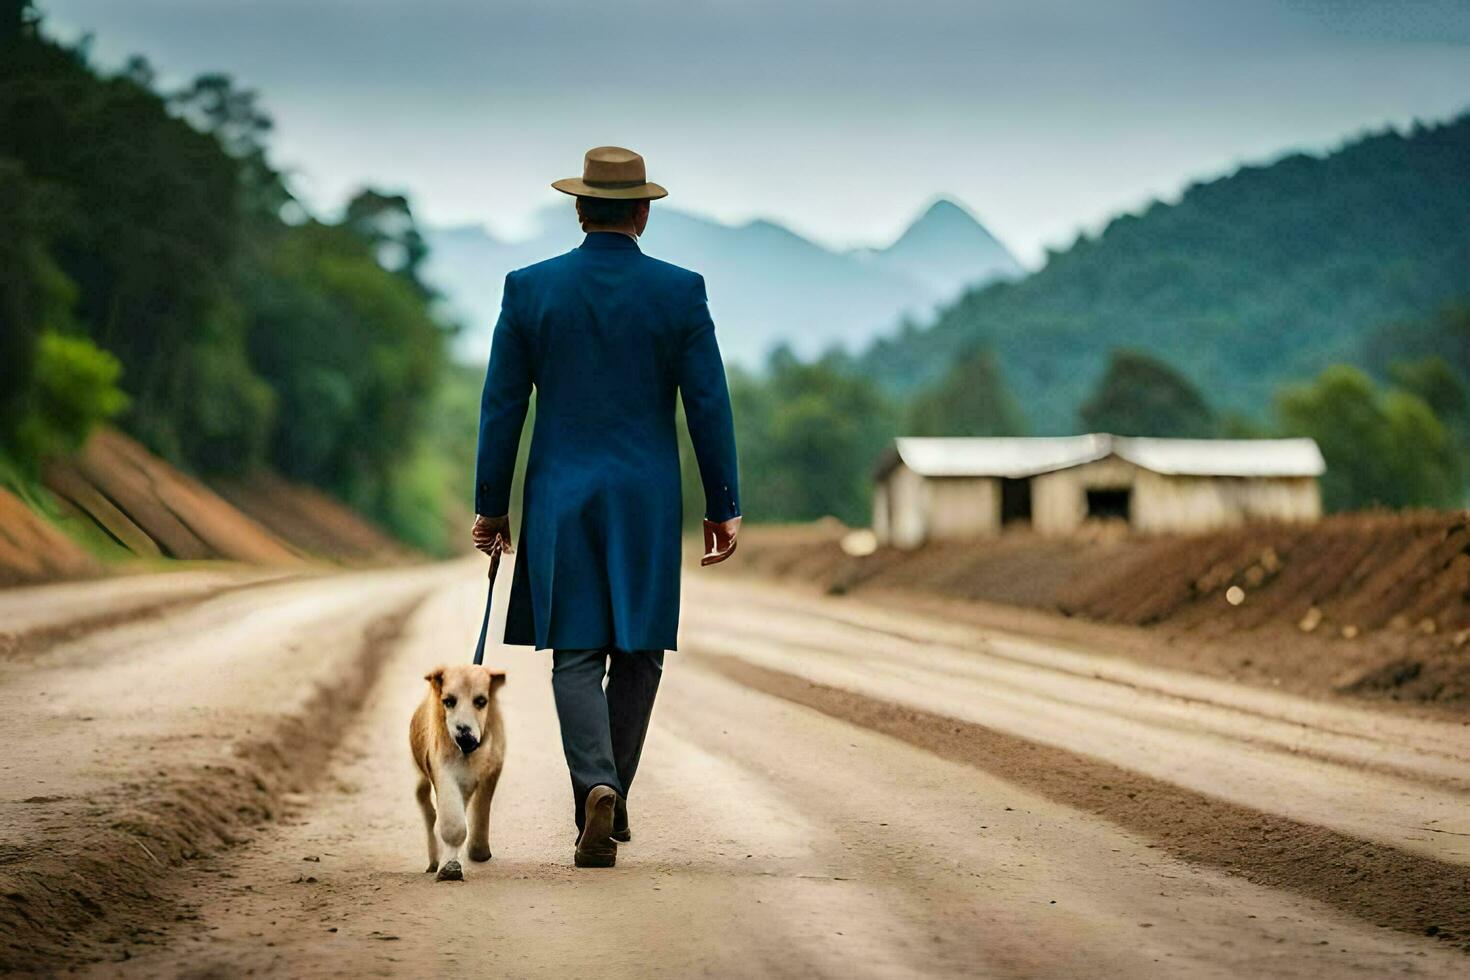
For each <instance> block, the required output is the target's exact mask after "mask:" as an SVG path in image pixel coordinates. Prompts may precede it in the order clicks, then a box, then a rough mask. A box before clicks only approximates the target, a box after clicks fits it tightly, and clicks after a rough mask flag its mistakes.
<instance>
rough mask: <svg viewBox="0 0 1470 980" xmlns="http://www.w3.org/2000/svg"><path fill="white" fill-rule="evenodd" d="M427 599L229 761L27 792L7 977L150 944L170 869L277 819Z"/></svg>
mask: <svg viewBox="0 0 1470 980" xmlns="http://www.w3.org/2000/svg"><path fill="white" fill-rule="evenodd" d="M421 602H422V596H417V597H414V598H413V599H411V600H409V601H407V602H405V603H403V604H401V605H400V606H399V607H398V608H396V609H393V610H391V611H390V612H388V613H387V614H385V615H383V616H381V617H379V618H377V619H375V620H373V621H372V622H370V623H369V624H368V625H367V626H366V627H365V628H364V630H363V633H362V640H361V644H360V645H359V646H358V648H356V649H354V650H350V651H345V652H339V655H340V656H341V658H342V662H343V667H344V669H341V670H339V671H336V672H334V673H333V675H332V676H333V678H334V681H335V682H334V683H331V684H324V683H319V684H317V685H315V686H314V687H313V688H312V690H311V694H310V696H309V697H308V698H306V699H305V700H304V701H303V703H302V704H301V705H299V706H296V707H293V708H291V709H282V708H280V707H279V706H272V710H273V711H274V712H275V713H271V712H267V711H262V713H261V714H260V715H259V716H258V717H256V718H255V719H254V721H253V724H254V726H255V727H254V728H253V729H252V732H253V734H251V735H250V736H249V737H247V738H245V739H243V740H242V741H240V742H239V743H238V744H236V745H235V746H234V748H233V751H232V753H231V755H230V756H229V757H227V758H225V759H223V760H216V761H211V762H199V763H197V764H189V763H186V764H184V765H181V766H179V767H178V768H175V769H157V770H156V771H149V772H148V773H147V775H146V778H143V780H142V781H135V780H134V779H129V780H128V781H125V782H122V783H121V784H120V785H119V786H117V787H115V788H113V789H111V790H109V791H106V792H102V793H98V794H96V795H93V796H89V797H87V798H85V799H78V798H75V797H67V796H37V797H32V798H30V799H28V800H27V801H26V803H27V804H28V807H29V808H42V812H43V813H44V825H42V826H38V827H37V829H36V831H35V836H36V839H39V840H42V842H43V843H44V846H42V847H36V848H32V849H28V850H22V849H21V848H18V847H17V848H14V851H15V852H16V853H6V845H4V844H0V973H7V974H8V973H10V972H26V973H39V974H43V975H48V976H49V975H53V974H55V973H57V972H59V970H60V969H61V968H62V967H63V966H66V965H75V964H77V963H79V962H88V961H95V960H100V959H105V958H110V957H112V956H115V955H116V951H117V950H118V949H119V948H121V944H122V943H123V941H124V940H127V941H129V942H146V941H149V940H150V939H151V937H152V936H153V935H154V934H155V933H156V930H155V929H153V928H151V927H149V926H147V925H145V924H144V923H147V922H148V921H149V920H150V919H152V918H154V917H156V916H157V915H158V914H159V909H158V898H157V894H156V893H157V891H158V889H159V885H160V882H161V881H162V880H163V879H164V878H165V877H166V876H168V875H170V874H173V873H176V871H177V870H178V869H179V868H180V867H181V866H182V865H184V864H185V863H186V862H190V861H193V860H196V859H198V858H199V857H201V856H203V855H205V854H208V853H210V852H213V851H217V850H220V849H222V848H224V847H227V846H230V845H233V844H235V843H237V842H239V840H241V838H242V837H243V836H244V835H245V833H246V832H247V831H248V829H249V828H250V827H252V826H256V825H259V824H262V823H265V822H268V821H271V820H275V819H277V817H278V816H279V815H280V814H281V812H282V810H283V807H284V806H285V805H286V803H287V801H288V800H289V799H290V798H291V797H292V795H293V794H298V793H299V792H300V791H302V790H303V789H305V788H307V787H308V786H310V785H311V783H312V781H313V780H314V779H315V778H316V777H317V776H319V774H320V773H321V771H322V768H323V765H324V761H325V760H326V758H327V757H328V756H329V754H330V753H331V751H332V748H333V744H334V743H333V740H332V739H331V738H328V737H324V734H323V733H327V734H331V733H334V732H337V731H340V730H341V729H342V728H343V727H344V726H345V724H346V722H347V721H348V720H349V719H350V718H352V717H353V716H354V715H355V714H356V713H357V711H358V710H359V709H360V708H361V706H362V702H363V699H364V698H365V697H366V696H367V693H368V691H369V690H371V688H372V685H373V682H374V681H375V680H376V678H377V676H378V672H379V670H380V669H381V667H382V665H383V664H384V662H385V661H386V659H387V657H388V655H389V654H390V653H391V652H392V651H393V649H394V647H395V645H396V644H397V643H399V642H400V640H401V638H402V636H403V630H404V628H405V624H406V623H407V621H408V620H409V618H410V617H411V616H412V614H413V612H414V610H416V609H417V608H418V607H419V605H420V604H421ZM348 665H350V666H351V667H352V668H353V669H345V668H346V667H347V666H348ZM163 754H164V753H160V755H163ZM150 758H151V757H150ZM160 761H161V760H160ZM151 768H152V767H149V769H151ZM129 775H131V776H138V774H135V773H130V774H129ZM15 819H19V818H15ZM176 914H178V915H184V914H187V913H186V912H183V911H180V912H178V913H176Z"/></svg>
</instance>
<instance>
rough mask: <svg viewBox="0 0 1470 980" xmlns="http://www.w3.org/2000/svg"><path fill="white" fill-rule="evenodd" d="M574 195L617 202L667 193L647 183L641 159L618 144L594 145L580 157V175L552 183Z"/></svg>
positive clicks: (553, 185)
mask: <svg viewBox="0 0 1470 980" xmlns="http://www.w3.org/2000/svg"><path fill="white" fill-rule="evenodd" d="M551 186H552V187H555V188H556V189H557V190H559V191H561V192H562V193H563V194H571V195H572V196H574V197H606V198H611V199H613V200H616V201H655V200H657V199H659V198H661V197H668V196H669V192H668V191H666V190H664V189H663V188H662V187H660V186H658V185H657V184H653V183H649V180H648V174H647V172H646V171H645V170H644V169H643V158H642V157H641V156H639V155H638V154H636V153H634V152H633V151H632V150H625V149H623V148H622V147H621V146H594V147H593V148H592V149H590V150H588V151H587V155H586V156H585V157H583V158H582V176H580V177H565V178H563V179H561V180H558V181H555V182H554V183H552V185H551Z"/></svg>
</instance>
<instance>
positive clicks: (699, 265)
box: [426, 200, 1022, 366]
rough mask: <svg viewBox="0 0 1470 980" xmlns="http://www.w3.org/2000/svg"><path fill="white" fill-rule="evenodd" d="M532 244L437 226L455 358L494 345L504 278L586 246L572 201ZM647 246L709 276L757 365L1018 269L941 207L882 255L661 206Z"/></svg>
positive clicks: (731, 332)
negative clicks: (457, 338)
mask: <svg viewBox="0 0 1470 980" xmlns="http://www.w3.org/2000/svg"><path fill="white" fill-rule="evenodd" d="M538 224H539V227H538V230H537V232H536V233H535V234H533V235H532V236H531V237H530V238H529V239H526V240H522V241H516V242H506V241H502V240H500V239H497V238H495V237H494V236H493V235H491V234H490V233H489V232H488V231H487V230H486V229H484V228H483V227H480V226H464V227H458V228H442V229H431V230H430V231H428V232H427V238H428V242H429V246H430V250H431V251H430V256H429V261H428V263H427V266H426V278H427V279H428V280H429V281H430V282H432V283H433V284H434V285H436V286H437V287H438V288H439V289H440V290H442V291H443V292H444V294H445V296H446V299H447V300H448V302H449V305H450V307H451V308H452V309H453V310H455V311H456V312H457V313H458V315H459V318H460V320H461V321H462V322H463V323H464V324H465V325H466V330H465V333H464V335H463V336H462V338H461V343H460V348H459V353H460V354H461V356H463V357H465V358H469V359H474V360H479V359H481V358H483V357H484V356H485V353H486V351H487V350H488V349H489V337H490V330H491V328H492V327H493V326H494V323H495V318H496V316H497V315H498V313H499V310H500V290H501V285H502V283H503V281H504V279H505V274H506V273H507V272H509V271H511V270H512V269H517V268H520V267H522V266H525V265H529V264H531V263H532V262H537V261H540V260H541V259H544V258H549V257H551V256H553V255H558V254H560V253H561V252H564V251H566V250H567V249H569V248H573V247H575V246H576V245H577V243H578V242H580V241H581V237H582V236H581V233H580V232H579V231H578V229H577V227H576V224H575V222H574V220H573V217H572V214H571V205H570V202H568V204H567V206H566V207H565V208H556V209H554V210H548V212H547V213H545V214H543V215H542V216H541V220H540V221H539V223H538ZM640 244H641V246H642V248H643V250H644V251H645V252H647V253H648V254H650V255H653V256H655V257H658V258H663V259H667V260H668V261H671V262H674V263H676V264H678V265H682V266H685V267H687V268H691V269H694V270H696V271H697V272H700V273H702V274H703V275H704V277H705V281H706V283H707V285H708V289H709V296H710V308H711V311H712V312H713V314H714V318H715V323H716V326H717V329H718V330H719V335H720V345H721V348H722V349H723V350H724V352H725V356H726V359H727V360H730V361H733V362H738V363H743V364H745V365H747V366H755V365H758V364H759V363H760V362H761V360H762V359H763V358H764V357H765V355H766V353H767V352H768V351H769V350H770V349H771V348H772V347H774V346H776V345H777V344H780V343H786V344H789V345H791V347H792V348H793V349H795V350H796V351H797V352H798V353H800V354H803V355H811V354H816V353H818V352H820V351H822V350H826V349H827V348H830V347H832V346H834V345H838V346H842V347H844V348H847V349H851V350H857V349H860V348H861V347H862V346H864V345H866V344H867V343H869V342H870V341H871V340H872V339H873V338H874V337H875V336H877V335H878V334H880V333H882V332H884V331H887V330H890V329H892V328H893V327H895V326H896V325H897V324H898V323H899V321H900V320H901V319H902V318H904V317H905V316H908V317H912V318H916V319H925V318H927V317H929V316H931V315H932V314H933V313H934V312H935V310H936V309H938V308H939V307H940V306H942V305H943V304H944V303H947V302H949V301H951V300H953V299H954V298H955V297H956V296H958V295H959V294H960V293H961V292H962V291H963V290H964V289H965V288H966V287H968V286H972V285H975V284H980V283H986V282H991V281H994V280H996V279H998V278H1003V277H1011V276H1017V275H1020V274H1021V271H1022V270H1021V267H1020V265H1019V263H1017V262H1016V260H1015V258H1014V257H1013V256H1012V255H1011V253H1010V252H1009V251H1008V250H1007V249H1006V247H1005V246H1004V245H1002V244H1001V243H1000V242H998V241H997V240H996V239H995V238H994V237H993V236H992V235H991V234H990V233H989V232H987V231H986V230H985V229H984V228H983V227H982V226H981V225H980V223H979V222H977V221H976V220H975V219H974V218H973V217H972V216H971V215H970V214H969V212H967V211H965V210H964V209H963V208H961V207H960V206H959V205H957V204H954V203H953V202H950V201H947V200H940V201H938V202H936V203H935V204H934V205H933V206H931V207H930V208H929V209H928V210H927V211H926V212H925V213H924V214H923V215H921V216H920V217H919V218H918V219H917V220H915V221H914V223H913V224H912V225H911V226H910V227H909V228H908V229H907V230H906V231H905V232H904V233H903V234H902V235H901V236H899V238H898V240H897V241H895V242H894V243H893V244H892V245H890V246H888V247H887V248H883V249H858V250H853V251H845V252H841V251H834V250H831V249H828V248H825V247H823V246H821V245H818V244H817V243H815V242H813V241H810V240H809V239H806V238H803V237H802V236H800V235H798V234H796V233H795V232H793V231H791V230H789V229H787V228H785V227H783V226H781V225H779V224H776V223H774V222H770V221H751V222H748V223H746V224H743V225H734V226H732V225H725V224H721V223H719V222H717V221H712V220H709V219H707V218H701V217H697V216H695V215H691V214H688V213H685V212H682V211H679V210H677V209H673V208H666V207H661V206H659V205H655V206H654V212H653V217H652V220H651V221H650V222H649V225H648V231H647V233H646V234H645V235H644V236H643V239H642V241H641V242H640Z"/></svg>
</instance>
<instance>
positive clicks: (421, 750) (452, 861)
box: [408, 664, 505, 881]
mask: <svg viewBox="0 0 1470 980" xmlns="http://www.w3.org/2000/svg"><path fill="white" fill-rule="evenodd" d="M424 680H426V681H428V682H429V691H428V693H427V694H426V695H425V696H424V700H423V701H422V702H420V704H419V706H418V708H417V709H416V710H415V711H414V713H413V720H412V721H411V722H409V726H408V744H409V748H410V749H411V750H412V751H413V761H414V764H415V765H417V766H418V769H419V784H418V789H417V791H416V793H415V796H416V798H417V799H418V803H419V809H420V810H422V811H423V814H424V827H425V829H426V830H427V831H428V837H429V866H428V868H427V869H425V873H426V874H429V873H432V872H434V871H438V872H439V876H438V880H439V881H461V880H463V879H464V868H463V866H462V865H461V864H460V862H459V854H460V847H461V846H462V845H463V844H464V843H465V840H466V838H468V840H469V858H470V860H471V861H488V860H490V803H491V801H492V800H493V799H494V797H495V784H496V783H498V782H499V781H500V770H501V768H502V767H503V766H504V765H505V723H504V722H503V721H502V720H501V717H500V708H499V706H498V705H497V704H496V700H495V693H496V691H498V690H499V689H500V687H501V685H503V684H504V683H505V671H503V670H490V669H489V668H488V667H482V666H479V665H470V664H464V665H460V666H455V667H439V668H437V669H435V670H433V671H431V672H429V673H428V674H426V675H424ZM436 804H437V809H436ZM441 845H442V849H441ZM441 858H443V860H442V861H441V860H440V859H441Z"/></svg>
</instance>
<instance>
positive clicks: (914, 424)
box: [907, 348, 1026, 436]
mask: <svg viewBox="0 0 1470 980" xmlns="http://www.w3.org/2000/svg"><path fill="white" fill-rule="evenodd" d="M907 432H908V434H909V435H915V436H1019V435H1024V434H1025V433H1026V419H1025V416H1024V415H1023V414H1022V413H1021V407H1020V406H1019V405H1018V404H1017V403H1016V400H1015V398H1013V397H1012V396H1011V393H1010V390H1009V389H1008V388H1007V387H1006V383H1005V378H1004V377H1003V376H1002V374H1001V370H1000V364H999V363H998V362H997V361H996V358H995V353H994V352H993V351H991V350H989V349H987V348H976V349H974V350H971V351H970V352H969V353H967V354H965V355H964V356H962V357H960V358H959V359H957V360H956V361H955V363H954V364H953V365H951V367H950V369H949V371H948V373H946V374H945V376H944V377H943V378H942V379H941V380H940V381H939V382H938V383H937V384H935V385H933V386H931V387H929V388H926V389H923V390H921V391H920V392H919V393H918V394H916V395H915V396H914V399H913V401H912V402H911V403H910V405H909V411H908V427H907Z"/></svg>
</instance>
